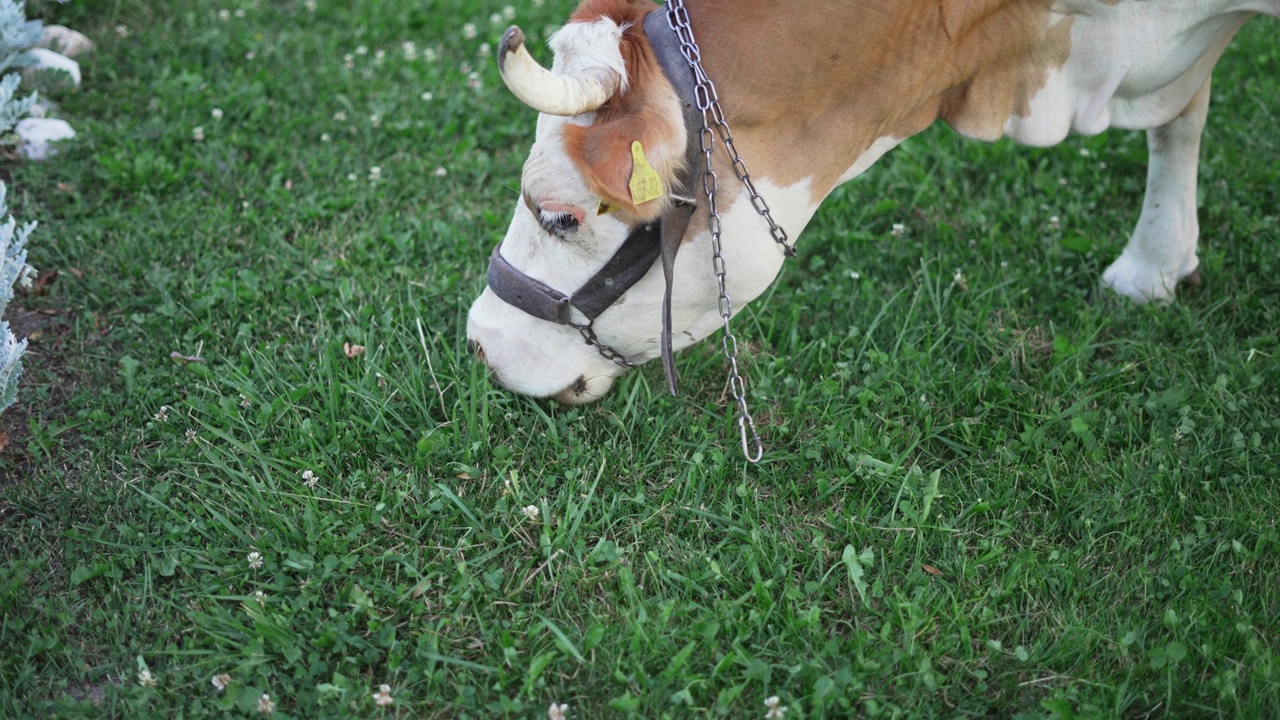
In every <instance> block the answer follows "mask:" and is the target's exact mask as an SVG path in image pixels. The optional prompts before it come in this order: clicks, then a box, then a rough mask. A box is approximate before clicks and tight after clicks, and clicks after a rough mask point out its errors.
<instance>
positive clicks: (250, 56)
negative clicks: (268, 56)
mask: <svg viewBox="0 0 1280 720" xmlns="http://www.w3.org/2000/svg"><path fill="white" fill-rule="evenodd" d="M256 57H258V53H256V52H254V51H252V50H250V51H249V52H247V53H245V54H244V59H245V60H252V59H254V58H256Z"/></svg>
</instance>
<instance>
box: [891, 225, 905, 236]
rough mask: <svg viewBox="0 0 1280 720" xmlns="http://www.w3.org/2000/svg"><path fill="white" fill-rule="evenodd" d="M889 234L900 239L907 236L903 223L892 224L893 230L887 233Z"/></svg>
mask: <svg viewBox="0 0 1280 720" xmlns="http://www.w3.org/2000/svg"><path fill="white" fill-rule="evenodd" d="M889 234H890V235H892V236H894V237H902V236H903V235H906V234H907V226H906V225H905V224H904V223H894V224H893V229H892V230H890V231H889Z"/></svg>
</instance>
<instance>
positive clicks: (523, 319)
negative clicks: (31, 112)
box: [467, 0, 1280, 403]
mask: <svg viewBox="0 0 1280 720" xmlns="http://www.w3.org/2000/svg"><path fill="white" fill-rule="evenodd" d="M686 5H687V6H688V10H689V14H690V16H691V18H692V24H693V28H694V33H695V35H696V37H697V40H698V43H699V45H700V48H701V52H702V60H703V65H704V66H705V68H706V71H707V73H708V75H709V76H710V77H711V78H712V80H713V81H714V82H715V83H716V85H717V90H718V94H719V96H720V99H721V102H722V104H723V107H724V110H725V113H726V116H727V117H728V120H729V123H730V125H731V126H732V128H733V132H734V137H735V139H736V143H737V146H738V150H739V151H740V152H741V154H742V156H743V158H744V159H745V160H746V162H747V164H748V166H749V167H750V169H751V171H752V175H753V177H754V179H755V182H756V185H757V188H758V189H759V190H760V192H761V194H762V195H763V196H764V197H765V198H766V199H767V200H768V202H769V205H770V207H771V208H772V210H773V213H774V217H775V218H776V219H777V221H778V222H779V223H780V224H781V225H782V226H783V227H784V228H786V229H787V230H788V231H789V232H790V234H791V236H792V237H795V236H796V235H798V234H799V232H800V230H801V228H803V227H804V226H805V225H806V224H807V223H808V221H809V219H810V217H812V215H813V213H814V212H815V210H816V209H817V207H818V205H819V204H820V203H821V202H822V200H823V198H825V197H826V195H827V194H828V193H830V192H831V190H832V189H833V188H834V187H836V186H837V185H839V184H840V183H843V182H846V181H848V180H850V179H852V178H854V177H856V176H858V175H859V174H861V173H862V172H864V171H865V170H867V168H869V167H870V166H871V165H872V164H873V163H874V162H875V161H876V160H877V159H878V158H879V157H880V156H882V155H883V154H884V153H885V152H887V151H889V150H890V149H892V148H893V147H895V146H896V145H897V144H899V143H900V142H902V141H903V140H905V139H906V138H908V137H911V136H912V135H915V134H916V133H919V132H920V131H922V130H924V129H925V128H926V127H928V126H929V125H931V124H932V123H934V122H936V121H938V120H941V121H943V122H946V123H947V124H949V125H950V126H951V127H953V128H954V129H955V130H957V131H958V132H960V133H962V134H963V135H966V136H968V137H972V138H976V139H982V140H995V139H997V138H1000V137H1002V136H1008V137H1010V138H1012V139H1013V140H1015V141H1017V142H1020V143H1025V144H1028V145H1052V144H1055V143H1058V142H1060V141H1062V140H1063V139H1064V138H1065V137H1066V136H1067V135H1068V134H1069V133H1071V132H1077V133H1085V134H1094V133H1099V132H1102V131H1103V130H1106V129H1107V128H1109V127H1117V128H1127V129H1144V130H1147V132H1148V143H1149V147H1150V166H1149V172H1148V180H1147V190H1146V197H1145V199H1144V201H1143V205H1142V211H1141V214H1140V216H1139V219H1138V223H1137V226H1136V228H1135V229H1134V231H1133V234H1132V236H1131V238H1130V240H1129V243H1128V245H1127V246H1126V247H1125V249H1124V251H1123V253H1122V254H1121V255H1120V257H1119V258H1118V259H1117V260H1116V261H1115V262H1114V263H1112V264H1111V266H1110V267H1108V268H1107V270H1106V272H1105V273H1104V274H1103V282H1104V283H1105V284H1106V285H1108V286H1109V287H1111V288H1112V289H1114V290H1115V291H1116V292H1119V293H1121V294H1123V295H1126V296H1128V297H1130V298H1133V299H1134V300H1136V301H1139V302H1144V301H1151V300H1167V299H1169V298H1171V297H1172V295H1173V292H1174V288H1175V286H1176V285H1177V284H1178V282H1179V281H1180V280H1182V279H1183V278H1185V277H1187V276H1188V275H1190V274H1192V273H1194V272H1195V271H1196V269H1197V266H1198V263H1199V260H1198V258H1197V256H1196V244H1197V240H1198V235H1199V226H1198V222H1197V219H1196V204H1195V198H1196V176H1197V165H1198V156H1199V145H1200V134H1201V130H1202V129H1203V127H1204V123H1205V116H1206V113H1207V111H1208V105H1209V85H1210V74H1211V72H1212V69H1213V66H1214V64H1215V63H1216V62H1217V60H1218V58H1219V57H1220V56H1221V54H1222V52H1223V50H1224V49H1225V47H1226V45H1227V43H1228V42H1229V41H1230V40H1231V38H1232V36H1233V35H1234V34H1235V32H1236V31H1237V30H1238V29H1239V28H1240V27H1241V26H1242V25H1243V24H1244V23H1245V22H1247V21H1248V20H1249V19H1250V18H1251V17H1253V16H1254V15H1256V14H1258V13H1265V14H1269V15H1273V16H1280V0H901V1H899V2H882V1H881V0H874V1H873V0H863V1H860V2H859V1H855V2H841V3H832V2H826V1H825V0H794V1H793V2H788V3H778V2H774V1H773V0H701V1H698V0H686ZM657 7H658V6H655V5H653V4H652V3H651V2H649V1H648V0H587V2H585V3H584V4H583V5H581V6H580V7H579V9H578V10H577V12H575V13H574V15H573V16H572V18H571V19H570V22H569V23H568V24H567V25H565V27H564V28H563V29H561V30H560V31H559V32H558V33H557V34H556V35H555V37H554V38H553V39H552V41H551V45H552V47H553V49H554V50H555V61H554V63H553V65H552V68H551V70H552V72H553V73H555V74H557V75H566V76H567V75H579V76H583V75H585V76H595V77H603V78H607V79H609V81H610V82H612V81H614V80H616V83H615V84H616V88H617V89H616V90H613V91H612V94H611V95H610V97H609V99H608V100H607V101H605V102H604V104H603V105H602V106H600V107H598V108H595V109H594V110H589V111H585V112H581V113H576V114H573V115H569V116H557V115H550V114H541V115H539V117H538V121H537V133H536V138H535V141H534V144H533V148H532V149H531V150H530V153H529V158H528V160H527V161H526V163H525V166H524V172H523V177H522V190H523V193H524V195H526V196H527V198H528V201H523V200H522V201H521V202H518V203H517V204H516V207H515V212H514V216H513V218H512V221H511V226H510V228H509V229H508V231H507V234H506V237H505V239H504V241H503V243H504V244H503V255H504V256H505V257H506V258H507V259H508V260H509V261H510V263H512V264H513V265H515V266H516V267H518V268H519V269H520V270H521V271H522V272H524V273H525V274H527V275H529V276H531V277H533V278H535V279H537V280H540V281H542V282H544V283H546V284H547V285H550V286H552V287H554V288H558V289H560V290H561V291H563V292H566V293H572V292H573V290H574V289H575V288H577V287H578V286H580V285H582V284H583V283H584V282H585V281H586V280H587V279H588V278H590V277H591V276H592V275H593V274H594V273H595V272H596V271H597V270H598V269H599V268H600V267H601V266H602V265H603V264H604V262H605V261H606V260H607V259H608V258H609V257H610V256H611V255H612V254H613V252H614V251H615V250H616V249H617V248H618V247H619V245H621V243H622V242H623V240H624V239H625V238H626V236H627V235H628V233H629V231H630V228H631V227H632V226H634V225H635V224H637V223H640V222H643V221H647V220H651V219H653V218H654V217H656V216H657V215H659V214H661V212H662V210H663V209H664V205H663V203H665V202H667V201H668V199H665V198H664V199H662V200H656V201H652V202H649V203H643V204H641V205H639V206H637V205H634V204H632V203H631V202H630V200H629V197H628V195H627V193H626V182H627V179H628V177H629V175H630V172H631V156H630V146H631V143H632V141H633V140H640V141H642V143H643V145H644V147H645V150H646V153H647V155H648V157H649V159H650V160H651V162H652V163H653V164H654V166H655V167H656V168H657V169H658V171H659V174H660V175H661V176H662V177H663V179H664V181H665V183H667V184H669V183H670V181H671V180H672V179H673V178H674V175H675V173H676V172H677V170H678V168H679V166H680V163H681V162H682V160H683V154H684V148H685V140H686V134H685V129H684V126H683V122H682V119H681V114H680V107H679V101H678V99H677V97H676V95H675V92H674V90H673V89H672V87H671V85H670V83H669V82H668V81H667V79H666V77H665V76H664V75H663V74H662V72H661V70H660V69H659V67H658V65H657V63H656V60H655V59H654V57H653V53H652V50H651V48H649V46H648V42H647V39H646V38H645V36H644V33H643V31H642V29H641V24H642V20H643V18H644V16H645V15H646V14H647V13H649V12H651V11H653V10H655V9H657ZM610 73H615V74H620V75H621V77H618V78H613V76H612V75H611V74H610ZM509 82H510V81H509ZM534 91H535V92H536V88H535V90H534ZM718 161H719V162H720V164H721V165H722V167H719V168H718V171H719V176H720V178H721V181H720V189H721V198H720V201H719V203H720V207H721V211H722V214H723V225H724V236H725V238H726V240H725V245H724V255H725V259H726V265H727V268H728V276H727V277H728V283H729V295H730V297H731V298H732V299H733V309H734V311H735V312H736V311H738V310H741V308H742V307H743V305H744V304H745V303H747V302H749V301H750V300H752V299H753V298H755V297H756V296H758V295H759V294H760V293H762V292H763V291H764V290H765V289H766V288H767V287H768V286H769V284H770V283H771V282H772V281H773V279H774V277H775V276H776V275H777V273H778V271H779V269H780V268H781V266H782V263H783V260H784V257H783V254H782V252H781V250H780V248H779V247H778V246H777V245H776V244H775V243H774V241H773V239H772V238H771V237H770V235H769V233H768V229H767V226H766V225H765V223H764V222H763V221H762V220H761V219H760V217H759V216H758V215H757V214H756V212H755V210H754V209H753V208H752V207H751V204H750V202H749V201H748V200H747V199H746V195H745V191H744V190H743V189H742V187H741V185H740V184H739V183H738V182H737V181H736V180H735V179H734V177H733V173H732V170H731V169H730V168H729V167H728V165H727V161H726V160H725V158H724V157H723V155H722V154H721V155H719V157H718ZM726 178H727V179H726ZM602 201H604V202H605V203H607V204H609V205H611V206H613V207H616V208H620V210H619V211H618V212H615V213H611V214H603V215H598V214H597V212H596V210H597V207H598V206H599V205H600V203H601V202H602ZM539 212H567V213H569V214H570V215H572V217H573V218H574V219H576V220H577V221H578V228H577V230H576V232H573V233H572V234H569V235H567V236H565V237H560V236H556V235H553V234H551V233H548V231H547V230H546V229H545V228H544V226H543V224H542V223H540V222H539V219H538V217H537V215H536V213H539ZM710 257H711V250H710V238H709V233H708V232H707V231H706V222H705V217H704V216H703V215H702V214H701V211H700V214H699V215H698V216H696V217H695V220H694V223H693V225H691V226H690V228H689V231H688V233H687V234H686V235H685V247H684V248H683V249H682V250H681V252H680V254H679V256H678V257H677V260H676V267H675V277H676V286H675V292H674V296H673V304H672V319H673V323H672V326H673V329H674V338H673V339H674V346H675V348H676V349H677V350H679V349H680V348H682V347H687V346H688V345H691V344H693V343H695V342H698V341H699V340H701V339H703V338H705V337H707V336H708V335H710V334H711V333H713V332H714V331H715V330H716V329H717V328H718V327H720V317H719V314H718V309H717V308H718V305H717V296H718V292H717V285H716V280H715V276H714V274H713V272H712V267H711V262H710ZM663 289H664V284H663V280H662V273H661V271H660V269H658V268H655V269H654V270H652V271H651V272H650V273H649V274H648V275H647V276H646V277H645V278H644V279H643V280H641V281H640V282H639V283H638V284H637V285H635V286H634V287H633V288H632V289H631V290H630V291H628V292H627V293H626V294H625V295H623V297H622V298H621V300H620V301H619V302H618V303H617V304H616V305H614V306H613V307H612V308H610V309H609V310H607V311H606V312H605V313H604V314H603V315H601V316H600V318H599V319H598V321H597V322H596V324H595V332H596V333H597V335H598V336H599V337H600V339H601V341H602V342H604V343H606V344H608V345H609V346H610V347H613V348H615V349H616V350H618V351H620V352H622V353H623V354H625V355H626V356H627V357H629V358H630V359H631V360H632V361H635V362H643V361H647V360H650V359H652V358H654V357H656V356H657V355H658V352H659V349H658V336H659V330H660V319H659V318H660V308H661V302H662V295H663ZM467 333H468V336H469V338H470V339H471V341H472V342H473V343H475V344H476V346H477V347H478V348H479V349H480V352H481V354H482V357H483V358H484V359H485V362H486V363H487V364H488V365H489V367H490V368H491V369H492V371H493V373H494V376H495V377H496V379H497V381H498V382H499V383H500V384H502V385H503V386H505V387H507V388H509V389H511V390H513V391H515V392H518V393H522V394H526V395H533V396H539V397H542V396H554V397H555V398H556V399H558V400H560V401H562V402H567V403H583V402H591V401H593V400H596V399H598V398H599V397H601V396H603V395H604V394H605V393H606V392H607V391H608V390H609V388H610V387H611V386H612V384H613V382H614V380H615V379H616V378H617V377H618V376H619V375H620V374H621V373H622V372H623V371H624V370H625V369H624V368H623V367H621V366H619V365H617V364H615V363H613V362H611V361H609V360H606V359H605V358H603V357H601V356H600V355H599V353H598V352H597V351H596V349H595V348H593V347H591V346H588V345H586V344H584V343H583V341H582V339H581V337H580V336H579V334H578V332H577V331H575V330H573V329H572V328H569V327H565V326H561V325H555V324H552V323H549V322H546V321H543V320H539V319H537V318H534V317H532V316H530V315H527V314H525V313H524V312H522V311H521V310H519V309H516V308H514V307H512V306H510V305H508V304H506V303H504V302H503V301H502V300H500V299H499V298H498V297H497V296H496V295H495V294H494V293H493V292H492V291H491V290H489V289H486V290H485V291H484V292H483V293H482V295H481V296H480V297H479V298H478V299H477V300H476V301H475V303H474V304H473V305H472V307H471V311H470V314H469V317H468V323H467Z"/></svg>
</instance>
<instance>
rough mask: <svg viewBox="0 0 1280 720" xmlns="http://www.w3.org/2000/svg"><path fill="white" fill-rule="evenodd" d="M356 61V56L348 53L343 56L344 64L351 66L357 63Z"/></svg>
mask: <svg viewBox="0 0 1280 720" xmlns="http://www.w3.org/2000/svg"><path fill="white" fill-rule="evenodd" d="M355 59H356V58H355V56H354V55H352V54H351V53H347V54H346V55H343V56H342V62H344V63H347V64H350V63H352V62H355Z"/></svg>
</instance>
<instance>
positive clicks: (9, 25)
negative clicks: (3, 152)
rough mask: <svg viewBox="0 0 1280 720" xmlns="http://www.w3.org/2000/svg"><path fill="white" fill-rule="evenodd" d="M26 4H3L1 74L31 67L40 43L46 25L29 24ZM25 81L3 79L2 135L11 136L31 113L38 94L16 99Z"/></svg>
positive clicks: (14, 77)
mask: <svg viewBox="0 0 1280 720" xmlns="http://www.w3.org/2000/svg"><path fill="white" fill-rule="evenodd" d="M24 5H25V4H24V3H21V2H14V0H0V72H4V71H6V70H10V69H13V68H19V67H24V66H26V65H30V64H31V59H30V56H28V55H27V50H30V49H31V48H32V47H33V46H34V45H35V44H36V43H37V42H39V41H40V35H41V34H42V33H43V32H44V23H42V22H40V21H39V20H28V19H27V15H26V8H25V6H24ZM21 81H22V79H21V78H20V77H19V76H18V74H17V73H13V72H11V73H9V74H8V75H5V76H4V78H3V79H0V134H8V133H9V132H10V131H11V130H13V128H14V126H15V125H17V124H18V121H19V120H21V119H22V118H23V117H25V116H26V115H27V113H28V112H30V111H31V107H32V106H33V105H35V103H36V94H35V93H31V94H30V95H28V96H27V97H25V98H16V97H14V95H15V93H16V92H17V90H18V83H19V82H21Z"/></svg>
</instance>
